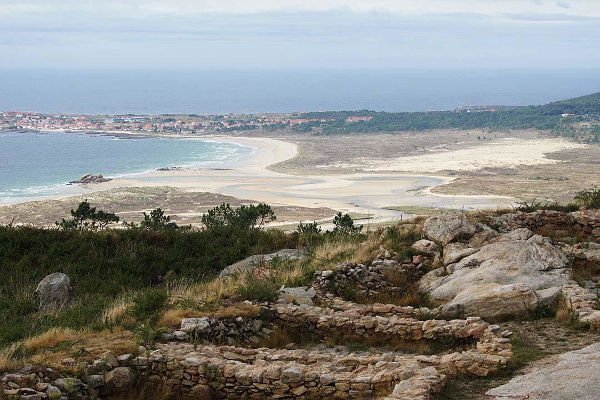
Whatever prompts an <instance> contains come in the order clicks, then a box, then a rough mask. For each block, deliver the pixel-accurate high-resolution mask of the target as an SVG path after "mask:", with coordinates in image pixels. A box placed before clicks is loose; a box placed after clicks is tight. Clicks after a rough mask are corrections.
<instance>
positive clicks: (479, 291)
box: [442, 283, 561, 319]
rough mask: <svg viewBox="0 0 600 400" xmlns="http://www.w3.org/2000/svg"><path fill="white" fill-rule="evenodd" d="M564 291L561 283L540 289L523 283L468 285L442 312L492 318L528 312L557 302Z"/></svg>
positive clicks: (448, 314)
mask: <svg viewBox="0 0 600 400" xmlns="http://www.w3.org/2000/svg"><path fill="white" fill-rule="evenodd" d="M560 293H561V291H560V287H552V288H550V289H545V290H539V291H537V292H536V291H534V290H532V289H531V287H529V286H527V285H525V284H522V283H514V284H509V285H498V284H496V283H488V284H480V285H476V286H471V287H468V288H466V289H465V290H463V291H461V292H460V293H459V294H458V295H457V296H456V297H455V298H454V299H452V300H451V301H450V302H448V303H446V304H445V305H444V306H443V307H442V315H444V316H447V317H449V318H453V317H457V316H465V317H466V316H485V317H486V318H491V319H500V318H505V317H508V316H517V315H527V314H530V313H531V312H533V311H534V310H536V309H538V308H540V307H542V306H548V307H551V306H553V305H554V304H556V303H557V301H558V298H559V296H560Z"/></svg>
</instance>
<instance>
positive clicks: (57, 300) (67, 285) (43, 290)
mask: <svg viewBox="0 0 600 400" xmlns="http://www.w3.org/2000/svg"><path fill="white" fill-rule="evenodd" d="M35 292H36V293H37V294H38V296H39V300H40V310H42V311H51V310H52V309H56V308H59V307H61V306H63V305H65V304H66V303H67V302H68V301H69V299H70V294H71V280H70V279H69V277H68V276H67V275H65V274H63V273H62V272H55V273H53V274H50V275H48V276H46V277H45V278H44V279H42V281H41V282H40V283H39V284H38V286H37V289H35Z"/></svg>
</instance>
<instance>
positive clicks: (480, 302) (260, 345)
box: [0, 213, 600, 400]
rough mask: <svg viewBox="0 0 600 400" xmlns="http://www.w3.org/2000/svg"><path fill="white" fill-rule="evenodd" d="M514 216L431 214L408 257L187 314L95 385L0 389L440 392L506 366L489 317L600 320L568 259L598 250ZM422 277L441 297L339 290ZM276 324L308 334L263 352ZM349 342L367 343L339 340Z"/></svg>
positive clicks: (421, 283)
mask: <svg viewBox="0 0 600 400" xmlns="http://www.w3.org/2000/svg"><path fill="white" fill-rule="evenodd" d="M584 214H585V213H584ZM586 215H587V214H586ZM504 218H505V220H506V221H513V222H511V223H510V224H513V223H514V221H529V220H530V217H528V216H519V217H504ZM531 218H534V219H535V218H538V217H531ZM594 218H596V217H595V216H594ZM577 223H578V224H581V222H577ZM594 223H595V222H594ZM510 224H508V223H506V224H505V225H502V226H504V228H502V229H500V230H499V231H497V230H493V229H491V228H489V227H488V226H486V225H483V224H479V223H476V222H473V221H471V220H469V219H468V218H466V217H465V216H462V215H459V216H456V215H454V216H440V217H432V218H430V219H429V220H428V221H427V222H426V223H425V226H424V229H423V234H424V236H425V237H426V238H427V239H422V240H419V241H418V242H417V243H415V244H414V245H413V248H414V249H415V251H416V252H417V255H416V256H414V257H412V258H411V259H410V260H408V259H406V260H394V259H393V254H391V253H390V252H388V251H386V250H385V249H383V251H381V252H380V254H379V255H378V257H377V258H376V259H375V260H373V261H371V262H370V263H366V264H352V263H342V264H340V265H339V266H338V267H337V268H336V269H334V270H327V271H317V272H316V274H315V275H316V276H315V281H314V285H313V287H312V288H292V289H295V290H291V291H290V290H288V291H287V292H286V291H282V298H281V301H280V302H279V303H273V304H270V303H269V304H266V303H265V304H260V305H259V306H260V312H259V313H258V315H256V316H239V317H233V318H227V319H225V318H221V319H217V318H212V317H204V318H188V319H184V320H183V321H182V324H181V328H180V329H177V330H174V331H172V332H170V333H168V334H166V335H165V336H164V338H163V339H164V340H163V342H162V343H160V344H158V345H157V347H156V349H154V350H147V351H143V352H141V353H140V354H139V355H137V356H134V355H122V356H120V357H114V356H112V357H111V356H110V355H107V356H106V357H105V359H103V360H96V361H95V362H93V363H91V364H89V365H86V366H84V367H85V369H87V370H88V371H90V373H91V374H90V375H88V377H87V380H74V381H72V382H70V384H69V385H66V384H65V382H64V379H65V378H57V377H56V376H51V374H49V373H48V374H46V373H42V372H38V373H31V372H30V371H24V372H23V373H18V374H6V375H4V376H3V377H2V379H1V380H0V385H1V386H2V388H3V390H4V393H5V395H10V396H15V398H31V399H37V398H40V399H41V398H66V397H65V396H67V395H69V396H71V397H72V394H73V393H76V394H77V396H80V397H81V398H97V397H100V398H103V397H105V396H109V395H110V394H111V393H114V392H115V391H116V390H121V391H123V390H126V389H127V388H130V387H131V386H132V385H134V384H135V382H137V384H138V385H139V384H140V382H143V384H144V385H148V384H151V385H156V386H159V387H162V388H163V389H164V388H167V389H168V391H169V392H170V393H172V394H173V395H174V396H176V397H181V398H194V399H246V398H252V399H277V398H295V399H325V398H333V399H387V400H391V399H405V400H417V399H418V400H425V399H431V398H432V396H434V395H435V393H438V392H440V391H441V389H442V388H443V386H444V383H445V381H446V380H447V379H448V378H453V377H457V376H472V377H478V376H479V377H480V376H488V375H491V374H494V373H497V372H499V371H500V370H502V369H503V368H505V367H506V366H507V365H508V364H509V363H510V361H511V358H512V347H511V344H510V336H511V332H510V331H506V330H503V329H502V328H501V327H500V326H499V325H493V324H490V323H488V322H486V321H484V319H489V320H492V321H493V320H494V319H502V318H509V317H512V316H522V315H523V314H526V313H530V312H534V311H535V310H536V309H538V308H541V307H544V308H546V307H548V308H552V309H556V308H558V307H563V308H565V309H567V310H568V312H569V313H570V315H572V317H573V318H574V319H576V320H578V321H580V322H582V323H586V324H589V325H590V326H591V327H592V328H599V329H600V310H598V309H597V308H598V307H597V304H598V297H597V295H596V294H595V293H594V292H593V290H592V289H591V288H587V287H582V286H580V285H579V284H578V283H577V282H575V281H573V279H572V263H571V262H570V261H569V260H571V259H573V257H579V259H580V260H584V261H586V262H588V261H589V262H595V261H594V260H596V258H595V257H599V258H598V259H600V250H599V249H596V248H594V246H585V247H581V246H579V247H577V246H570V245H568V244H565V243H562V244H561V243H553V242H551V241H550V240H548V239H547V238H545V237H543V236H540V235H536V234H534V232H532V230H530V228H529V227H525V226H522V225H514V224H513V225H510ZM586 226H588V230H589V232H590V233H593V232H594V229H596V228H592V226H594V225H589V224H587V223H586ZM533 228H534V227H533ZM509 271H510V272H509ZM391 273H393V274H394V275H393V279H390V276H391V275H390V274H391ZM414 280H416V281H417V283H418V285H417V287H418V289H419V290H420V291H421V292H422V293H425V294H428V295H429V296H431V297H433V298H434V299H436V300H440V301H441V302H442V304H441V305H440V306H438V307H435V308H427V307H412V306H399V305H394V304H382V303H374V304H368V303H369V302H368V301H365V302H364V304H359V303H357V302H353V301H348V300H347V299H345V298H344V297H343V294H344V288H345V287H346V286H348V285H350V286H352V287H353V289H354V290H356V291H358V292H359V293H360V296H361V297H363V300H368V299H369V298H379V296H381V295H401V294H402V293H403V292H405V291H406V290H407V289H408V286H407V285H405V284H404V283H405V282H412V281H414ZM413 283H414V282H413ZM411 289H412V287H411ZM299 298H300V299H302V301H300V302H298V301H296V300H295V299H299ZM482 318H483V319H482ZM277 330H279V331H284V332H291V333H293V334H294V335H295V337H298V338H304V339H305V340H306V343H305V344H301V346H294V347H300V348H295V349H294V348H288V346H285V343H282V344H281V345H273V346H271V347H265V346H264V343H267V342H268V341H269V338H271V337H272V336H273V335H274V334H275V333H276V332H275V331H277ZM336 340H338V341H337V342H336ZM353 341H354V342H356V343H362V344H363V346H362V347H361V348H362V350H359V351H351V350H350V347H347V346H343V345H340V344H345V343H351V342H353ZM115 360H116V361H115ZM99 365H101V366H102V367H103V368H104V371H105V373H104V374H102V375H100V374H98V372H97V371H98V366H99ZM29 368H31V367H29ZM55 375H56V374H55ZM24 376H25V377H27V378H26V379H25V378H23V377H24ZM61 379H62V381H61ZM68 379H70V378H68ZM84 389H85V390H84ZM69 391H70V392H69ZM51 393H52V396H55V397H51ZM58 393H60V395H58V397H56V396H57V394H58ZM69 393H71V394H69ZM38 395H39V397H35V396H38ZM23 396H25V397H23ZM27 396H33V397H27ZM61 396H62V397H61Z"/></svg>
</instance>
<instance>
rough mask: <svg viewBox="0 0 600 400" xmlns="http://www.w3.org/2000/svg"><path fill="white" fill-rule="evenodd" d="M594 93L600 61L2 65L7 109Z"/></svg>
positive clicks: (249, 107)
mask: <svg viewBox="0 0 600 400" xmlns="http://www.w3.org/2000/svg"><path fill="white" fill-rule="evenodd" d="M0 67H1V66H0ZM594 92H600V71H598V70H594V69H579V70H543V71H536V70H380V71H374V70H365V71H361V70H347V71H335V70H326V71H319V70H312V71H151V70H147V71H119V70H110V71H88V70H35V69H31V70H18V71H15V70H0V110H17V111H38V112H46V113H89V114H120V113H134V114H161V113H196V114H226V113H257V112H294V111H318V110H359V109H370V110H378V111H424V110H446V109H454V108H456V107H460V106H464V105H490V104H492V105H530V104H542V103H546V102H549V101H553V100H561V99H566V98H570V97H576V96H580V95H584V94H589V93H594Z"/></svg>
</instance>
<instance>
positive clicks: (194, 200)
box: [0, 186, 335, 226]
mask: <svg viewBox="0 0 600 400" xmlns="http://www.w3.org/2000/svg"><path fill="white" fill-rule="evenodd" d="M85 199H87V200H88V201H89V202H90V203H91V205H92V206H93V207H96V208H98V209H102V210H104V211H107V212H114V213H116V214H117V215H118V216H119V217H120V218H121V220H122V221H127V222H139V221H141V220H142V219H143V212H149V211H150V210H153V209H155V208H157V207H160V208H162V209H163V210H164V211H165V213H166V214H167V215H171V216H172V219H173V221H174V222H176V223H178V224H180V225H189V224H191V225H199V224H201V218H202V214H203V213H205V212H206V211H207V210H208V209H210V208H212V207H215V206H217V205H219V204H221V203H230V204H231V205H232V206H240V205H241V204H250V203H256V202H254V201H252V200H244V199H239V198H236V197H232V196H225V195H221V194H215V193H208V192H192V191H187V190H184V189H178V188H173V187H164V186H160V187H125V188H115V189H109V190H105V191H99V192H92V193H88V194H86V195H81V196H72V197H67V198H63V199H54V200H38V201H29V202H25V203H18V204H12V205H8V206H4V207H0V224H9V223H11V221H13V220H14V221H15V222H18V223H19V224H33V225H36V226H53V225H54V222H55V221H60V219H61V218H69V217H70V214H69V211H70V210H71V209H74V208H77V205H78V204H79V202H81V201H83V200H85ZM273 209H274V211H275V214H276V215H277V220H278V221H280V222H285V221H296V220H299V219H301V218H306V219H311V220H317V219H323V218H329V217H331V216H333V215H334V214H335V211H334V210H332V209H328V208H324V207H322V208H308V207H297V206H287V205H274V206H273Z"/></svg>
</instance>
